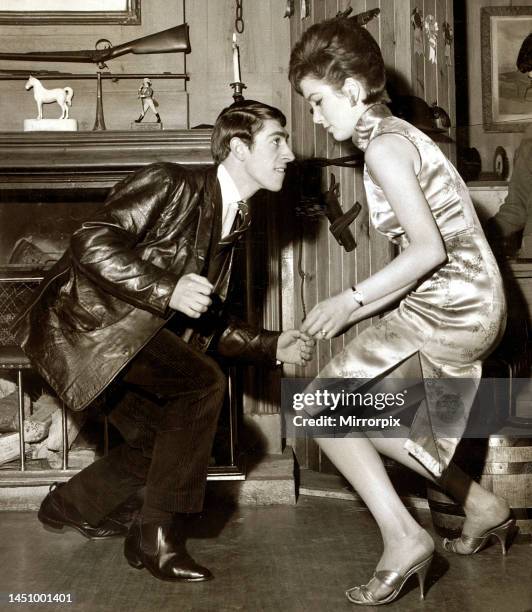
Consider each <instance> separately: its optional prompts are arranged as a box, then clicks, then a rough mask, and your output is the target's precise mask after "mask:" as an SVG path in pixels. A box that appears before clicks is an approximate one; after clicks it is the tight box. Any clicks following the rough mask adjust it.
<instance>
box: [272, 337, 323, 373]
mask: <svg viewBox="0 0 532 612" xmlns="http://www.w3.org/2000/svg"><path fill="white" fill-rule="evenodd" d="M315 344H316V343H315V342H314V340H313V339H312V338H311V337H310V336H307V334H304V333H302V332H300V331H299V330H298V329H288V330H287V331H285V332H283V333H282V334H281V335H280V336H279V340H278V341H277V354H276V357H277V359H278V360H279V361H283V362H285V363H293V364H295V365H300V366H305V365H307V361H310V360H311V359H312V357H313V353H314V345H315Z"/></svg>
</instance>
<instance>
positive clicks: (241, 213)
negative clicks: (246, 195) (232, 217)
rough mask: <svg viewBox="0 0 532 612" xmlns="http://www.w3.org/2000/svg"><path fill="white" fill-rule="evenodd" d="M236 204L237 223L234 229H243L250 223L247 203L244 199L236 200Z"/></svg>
mask: <svg viewBox="0 0 532 612" xmlns="http://www.w3.org/2000/svg"><path fill="white" fill-rule="evenodd" d="M237 206H238V221H239V222H238V223H237V226H236V229H237V230H239V231H245V230H247V228H248V227H249V225H250V223H251V213H250V212H249V206H248V203H247V202H246V201H244V200H240V201H239V202H237Z"/></svg>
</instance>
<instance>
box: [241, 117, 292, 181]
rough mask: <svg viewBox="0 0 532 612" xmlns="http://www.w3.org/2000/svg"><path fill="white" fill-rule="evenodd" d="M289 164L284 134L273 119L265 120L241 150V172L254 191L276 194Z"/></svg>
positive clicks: (286, 135)
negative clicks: (263, 190) (242, 159)
mask: <svg viewBox="0 0 532 612" xmlns="http://www.w3.org/2000/svg"><path fill="white" fill-rule="evenodd" d="M293 160H294V154H293V153H292V150H291V149H290V147H289V146H288V132H287V131H286V130H285V128H284V127H282V125H281V124H280V123H279V122H278V121H277V120H276V119H266V120H265V121H264V125H263V126H262V129H261V130H260V131H259V132H257V133H256V134H255V138H254V140H253V144H252V146H251V147H250V148H248V147H246V149H245V157H244V172H245V173H246V175H247V179H248V180H249V182H250V183H251V184H252V186H254V187H256V191H258V190H259V189H267V190H268V191H279V190H280V189H281V187H282V186H283V181H284V177H285V172H286V166H287V165H288V164H289V163H290V162H291V161H293Z"/></svg>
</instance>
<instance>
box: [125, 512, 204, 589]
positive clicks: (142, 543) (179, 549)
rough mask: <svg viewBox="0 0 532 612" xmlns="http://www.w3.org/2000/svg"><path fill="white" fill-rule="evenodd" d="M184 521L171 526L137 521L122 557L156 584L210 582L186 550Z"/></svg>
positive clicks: (127, 537)
mask: <svg viewBox="0 0 532 612" xmlns="http://www.w3.org/2000/svg"><path fill="white" fill-rule="evenodd" d="M184 523H185V521H184V518H182V517H180V516H179V515H177V516H176V518H175V520H174V521H172V522H168V523H164V524H158V523H141V522H140V520H139V519H137V520H136V521H135V522H134V523H133V525H131V528H130V530H129V532H128V534H127V536H126V541H125V543H124V556H125V557H126V559H127V562H128V563H129V565H131V567H134V568H136V569H142V568H143V567H145V568H146V569H147V570H148V571H149V572H150V574H152V576H154V577H155V578H158V579H159V580H168V581H175V582H203V581H205V580H211V579H212V578H213V575H212V574H211V572H210V571H209V570H208V569H207V568H206V567H203V566H201V565H198V564H197V563H196V562H195V561H194V559H193V558H192V557H191V556H190V555H189V554H188V552H187V549H186V547H185V540H186V533H185V525H184Z"/></svg>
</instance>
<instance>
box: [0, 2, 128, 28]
mask: <svg viewBox="0 0 532 612" xmlns="http://www.w3.org/2000/svg"><path fill="white" fill-rule="evenodd" d="M56 23H57V24H72V25H84V24H93V23H109V24H117V23H119V24H122V25H138V24H140V0H46V2H43V1H42V0H2V2H1V3H0V24H4V25H46V24H56Z"/></svg>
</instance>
